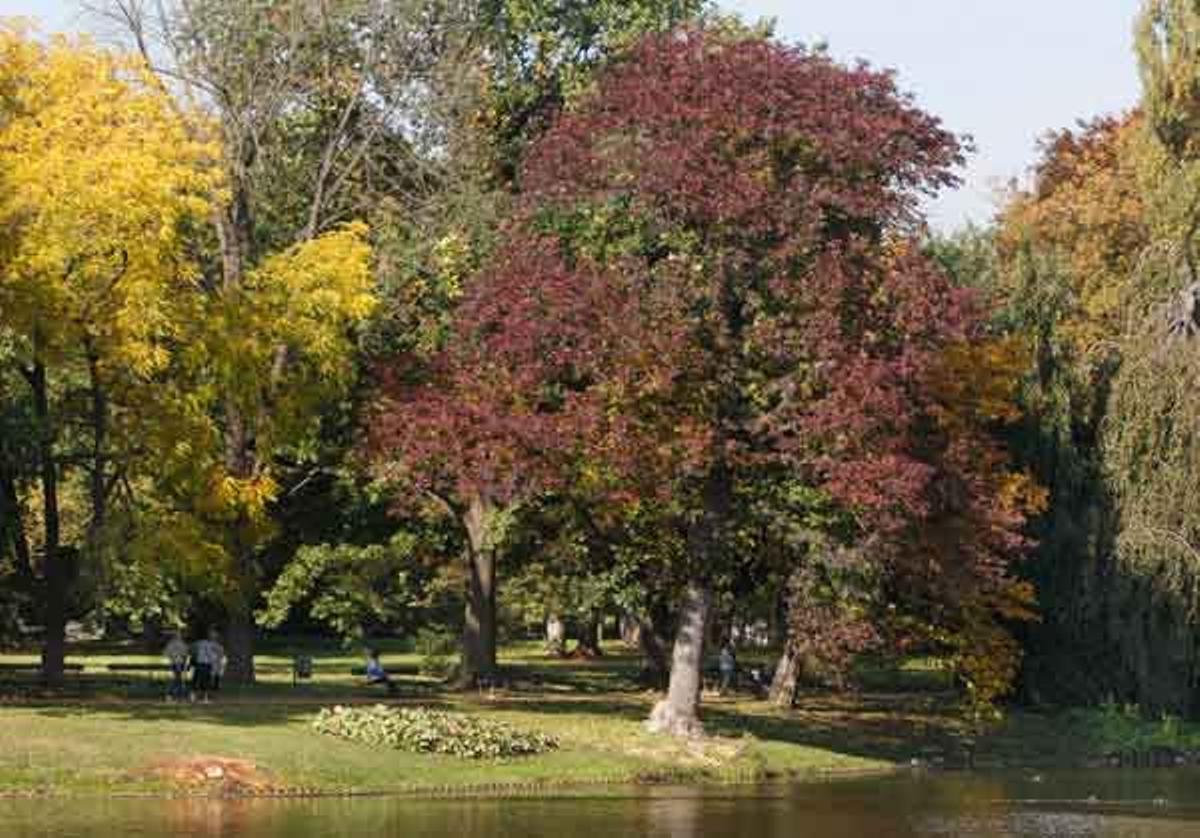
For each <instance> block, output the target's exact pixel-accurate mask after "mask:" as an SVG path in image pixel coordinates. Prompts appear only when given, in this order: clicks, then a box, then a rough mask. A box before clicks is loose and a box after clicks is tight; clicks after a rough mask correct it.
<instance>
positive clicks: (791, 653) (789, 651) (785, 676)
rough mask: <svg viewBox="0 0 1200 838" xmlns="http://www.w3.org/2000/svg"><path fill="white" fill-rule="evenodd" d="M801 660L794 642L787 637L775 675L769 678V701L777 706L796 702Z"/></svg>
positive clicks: (801, 666)
mask: <svg viewBox="0 0 1200 838" xmlns="http://www.w3.org/2000/svg"><path fill="white" fill-rule="evenodd" d="M802 668H803V660H802V658H801V655H800V653H799V651H798V650H797V649H796V647H795V644H794V643H792V642H791V641H790V639H789V641H788V642H786V643H784V644H783V652H782V654H780V656H779V663H778V664H777V665H776V666H775V677H774V678H773V679H771V693H770V700H771V703H772V704H774V705H776V706H777V707H785V708H787V707H791V706H792V705H793V704H794V703H795V702H796V689H797V687H798V686H799V684H800V671H801V669H802Z"/></svg>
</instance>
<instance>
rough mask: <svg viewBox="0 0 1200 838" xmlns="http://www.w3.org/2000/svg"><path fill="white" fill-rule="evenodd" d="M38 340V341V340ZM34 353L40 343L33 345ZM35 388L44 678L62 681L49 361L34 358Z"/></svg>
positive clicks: (63, 639) (62, 615) (61, 575)
mask: <svg viewBox="0 0 1200 838" xmlns="http://www.w3.org/2000/svg"><path fill="white" fill-rule="evenodd" d="M35 343H36V341H35ZM34 352H35V355H36V354H37V352H38V347H37V346H36V345H35V347H34ZM28 380H29V386H30V389H31V390H32V392H33V412H34V416H35V417H36V418H37V423H38V443H37V444H38V466H39V476H40V480H41V488H42V517H43V544H42V579H43V582H44V585H43V589H42V624H43V626H44V628H45V632H46V635H45V639H44V642H43V645H42V678H43V679H44V680H45V681H46V683H47V684H51V685H55V684H61V683H62V680H63V674H64V672H65V670H66V666H65V663H66V653H67V593H68V591H67V588H68V587H69V582H70V580H69V569H68V567H67V562H66V558H65V557H64V556H63V550H62V545H61V543H60V542H61V540H62V528H61V520H60V516H59V509H58V460H57V457H56V454H55V451H54V448H55V442H56V438H57V434H56V431H55V428H54V425H53V422H52V421H51V416H50V392H49V383H48V381H47V379H46V365H45V364H44V363H43V362H42V361H41V360H36V361H34V365H33V368H32V370H30V372H29V375H28Z"/></svg>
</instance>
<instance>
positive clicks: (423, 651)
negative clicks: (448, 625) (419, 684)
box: [413, 629, 459, 678]
mask: <svg viewBox="0 0 1200 838" xmlns="http://www.w3.org/2000/svg"><path fill="white" fill-rule="evenodd" d="M458 646H459V639H458V637H456V636H455V635H453V634H450V633H449V632H443V631H435V630H433V629H421V630H420V631H419V632H417V637H416V640H415V642H414V643H413V649H414V651H415V652H416V653H417V654H418V655H420V656H421V661H420V663H419V664H418V666H417V671H418V672H420V673H421V674H422V675H428V676H430V677H432V678H449V677H450V676H451V675H453V674H454V669H455V667H456V665H457V664H456V659H455V655H456V654H457V652H458Z"/></svg>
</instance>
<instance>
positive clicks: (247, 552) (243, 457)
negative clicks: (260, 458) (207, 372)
mask: <svg viewBox="0 0 1200 838" xmlns="http://www.w3.org/2000/svg"><path fill="white" fill-rule="evenodd" d="M225 468H226V470H227V471H228V472H229V474H230V476H232V477H235V478H237V479H239V480H249V479H251V478H252V477H253V476H254V473H255V471H256V468H257V462H256V458H255V454H254V451H253V447H252V445H251V441H250V432H249V429H248V426H247V422H246V419H245V417H244V416H243V414H242V412H241V410H239V409H238V408H237V406H236V405H234V404H232V403H229V404H226V405H225ZM230 527H232V529H233V532H232V534H231V535H232V537H231V539H230V542H229V543H230V548H229V550H230V557H231V559H232V560H233V561H232V563H233V573H234V574H235V576H236V578H235V579H234V580H233V581H234V585H235V586H236V589H235V591H234V599H233V601H232V602H230V603H229V605H228V610H227V614H226V617H227V623H226V626H225V644H224V645H225V653H226V656H227V657H228V668H227V669H226V671H225V679H226V681H227V682H228V683H230V684H238V685H247V684H253V683H254V680H255V671H254V641H255V626H254V613H253V609H254V601H255V596H256V594H257V577H258V575H257V572H256V568H255V566H254V545H253V544H252V543H250V542H249V541H248V540H247V538H246V537H245V532H246V530H247V528H248V527H249V522H248V521H246V520H245V519H244V517H241V516H239V517H238V519H237V520H235V521H233V522H232V523H231V524H230Z"/></svg>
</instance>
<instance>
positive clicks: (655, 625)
mask: <svg viewBox="0 0 1200 838" xmlns="http://www.w3.org/2000/svg"><path fill="white" fill-rule="evenodd" d="M656 617H657V615H655V614H654V613H653V612H652V613H651V615H650V616H649V617H647V618H646V619H645V620H643V621H642V623H641V626H640V628H639V630H638V648H639V649H641V652H642V671H641V676H640V677H641V680H642V681H643V682H644V683H647V684H650V685H652V686H655V687H659V688H661V687H662V686H663V685H664V684H666V683H667V677H668V675H669V674H670V666H669V665H668V663H667V640H666V636H667V633H666V631H665V630H664V626H663V625H662V623H661V622H660V620H659V619H657V618H656Z"/></svg>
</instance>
